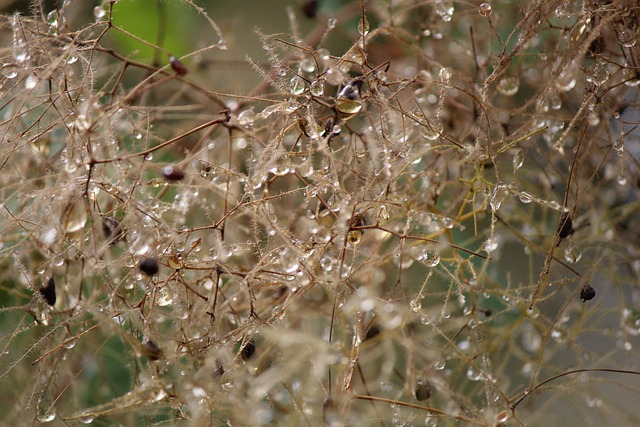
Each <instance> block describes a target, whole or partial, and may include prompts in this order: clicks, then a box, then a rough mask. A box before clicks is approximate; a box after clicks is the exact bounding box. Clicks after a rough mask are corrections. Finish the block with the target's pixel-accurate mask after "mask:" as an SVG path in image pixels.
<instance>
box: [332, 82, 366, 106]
mask: <svg viewBox="0 0 640 427" xmlns="http://www.w3.org/2000/svg"><path fill="white" fill-rule="evenodd" d="M363 83H364V81H362V79H353V80H351V81H350V82H349V83H347V84H346V85H345V86H344V87H343V88H342V90H341V91H340V93H339V94H338V98H343V99H349V100H351V101H357V100H358V99H360V91H361V90H362V85H363Z"/></svg>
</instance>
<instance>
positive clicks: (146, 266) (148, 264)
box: [138, 258, 160, 277]
mask: <svg viewBox="0 0 640 427" xmlns="http://www.w3.org/2000/svg"><path fill="white" fill-rule="evenodd" d="M138 268H139V269H140V271H142V272H143V273H144V274H146V275H147V276H149V277H151V276H155V275H156V274H158V271H160V267H158V261H157V260H156V259H155V258H142V259H141V260H140V262H139V263H138Z"/></svg>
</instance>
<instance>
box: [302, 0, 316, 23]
mask: <svg viewBox="0 0 640 427" xmlns="http://www.w3.org/2000/svg"><path fill="white" fill-rule="evenodd" d="M300 9H302V13H304V15H305V16H306V17H307V18H309V19H313V18H315V17H316V15H317V14H318V0H306V1H305V2H303V3H302V4H301V5H300Z"/></svg>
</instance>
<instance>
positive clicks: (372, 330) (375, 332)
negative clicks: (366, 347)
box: [364, 325, 381, 341]
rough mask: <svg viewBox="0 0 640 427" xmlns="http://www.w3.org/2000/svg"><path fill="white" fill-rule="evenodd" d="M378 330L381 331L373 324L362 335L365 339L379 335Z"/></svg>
mask: <svg viewBox="0 0 640 427" xmlns="http://www.w3.org/2000/svg"><path fill="white" fill-rule="evenodd" d="M380 332H381V331H380V328H378V327H377V326H376V325H373V326H372V327H370V328H369V330H368V331H367V333H366V334H365V336H364V339H365V341H366V340H370V339H371V338H374V337H376V336H378V335H380Z"/></svg>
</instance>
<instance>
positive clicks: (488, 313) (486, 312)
mask: <svg viewBox="0 0 640 427" xmlns="http://www.w3.org/2000/svg"><path fill="white" fill-rule="evenodd" d="M480 312H481V313H484V315H485V316H487V317H489V316H491V313H493V311H492V310H491V309H490V308H485V309H483V310H480Z"/></svg>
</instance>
